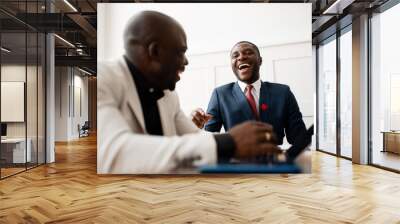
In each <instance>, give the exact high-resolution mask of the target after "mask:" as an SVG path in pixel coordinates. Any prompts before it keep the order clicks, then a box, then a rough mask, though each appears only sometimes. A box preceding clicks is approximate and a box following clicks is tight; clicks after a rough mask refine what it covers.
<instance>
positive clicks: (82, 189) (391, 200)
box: [0, 137, 400, 224]
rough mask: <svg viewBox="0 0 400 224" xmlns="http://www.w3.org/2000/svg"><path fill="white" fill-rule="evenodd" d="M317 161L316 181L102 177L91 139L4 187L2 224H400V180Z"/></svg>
mask: <svg viewBox="0 0 400 224" xmlns="http://www.w3.org/2000/svg"><path fill="white" fill-rule="evenodd" d="M312 157H313V169H312V170H313V173H312V174H298V175H214V176H188V175H186V176H177V175H175V176H167V175H164V176H163V175H158V176H133V175H132V176H98V175H97V174H96V139H95V138H94V137H90V138H84V139H82V140H81V141H76V142H71V143H68V144H57V150H56V158H57V162H56V163H55V164H51V165H46V166H41V167H38V168H35V169H32V170H29V171H27V172H25V173H21V174H18V175H16V176H13V177H10V178H7V179H5V180H2V181H0V223H43V222H48V223H250V222H251V223H373V224H376V223H385V224H387V223H400V175H399V174H396V173H392V172H388V171H384V170H380V169H378V168H374V167H370V166H359V165H352V164H351V162H350V161H348V160H343V159H337V158H336V157H333V156H329V155H326V154H323V153H319V152H314V153H313V156H312Z"/></svg>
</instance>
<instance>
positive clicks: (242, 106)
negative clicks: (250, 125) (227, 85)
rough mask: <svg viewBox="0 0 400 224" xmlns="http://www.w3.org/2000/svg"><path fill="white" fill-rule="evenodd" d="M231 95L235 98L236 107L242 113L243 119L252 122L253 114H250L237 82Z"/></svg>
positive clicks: (248, 106)
mask: <svg viewBox="0 0 400 224" xmlns="http://www.w3.org/2000/svg"><path fill="white" fill-rule="evenodd" d="M232 94H233V96H234V97H235V100H236V103H237V107H239V108H240V110H241V111H242V112H243V114H244V115H245V118H246V119H247V120H254V117H253V113H252V112H251V109H250V105H249V103H248V102H247V99H246V96H245V95H244V93H243V92H242V90H241V89H240V86H239V84H238V83H237V82H236V83H235V84H234V85H233V90H232Z"/></svg>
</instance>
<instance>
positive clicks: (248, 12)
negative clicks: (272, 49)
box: [97, 3, 311, 61]
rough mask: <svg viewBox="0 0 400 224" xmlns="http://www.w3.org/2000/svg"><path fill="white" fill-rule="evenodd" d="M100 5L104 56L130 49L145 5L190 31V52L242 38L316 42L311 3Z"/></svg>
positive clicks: (100, 53) (263, 43)
mask: <svg viewBox="0 0 400 224" xmlns="http://www.w3.org/2000/svg"><path fill="white" fill-rule="evenodd" d="M97 9H98V16H97V22H98V26H97V27H98V28H97V32H98V39H97V49H98V54H97V56H98V61H104V60H111V59H113V58H116V57H119V56H120V55H122V54H123V53H124V50H123V39H122V34H123V30H124V28H125V25H126V23H127V21H128V19H129V18H130V17H131V16H133V15H134V14H136V13H137V12H139V11H143V10H156V11H159V12H162V13H165V14H167V15H169V16H171V17H173V18H174V19H176V20H177V21H178V22H179V23H180V24H181V25H182V27H183V28H184V30H185V32H186V36H187V44H188V52H187V55H189V56H190V55H199V54H205V53H215V52H220V51H226V50H227V49H230V48H231V47H232V46H233V45H234V44H235V43H236V42H238V41H241V40H247V41H251V42H253V43H255V44H256V45H258V46H270V45H278V44H287V43H296V42H301V41H311V23H310V21H311V3H305V4H277V3H274V4H263V3H253V4H249V3H245V4H238V3H225V4H205V3H201V4H196V3H192V4H188V3H184V4H179V3H176V4H164V3H158V4H157V3H142V4H140V3H136V4H129V3H119V4H117V3H98V5H97Z"/></svg>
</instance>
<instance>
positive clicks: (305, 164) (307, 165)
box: [168, 150, 311, 174]
mask: <svg viewBox="0 0 400 224" xmlns="http://www.w3.org/2000/svg"><path fill="white" fill-rule="evenodd" d="M295 163H296V164H297V165H298V166H299V167H300V168H301V170H302V173H311V151H310V150H305V151H303V152H302V153H301V154H300V155H299V156H298V157H297V158H296V160H295ZM168 174H199V171H198V169H197V168H196V167H189V168H183V167H180V168H178V169H175V170H173V171H171V172H170V173H168Z"/></svg>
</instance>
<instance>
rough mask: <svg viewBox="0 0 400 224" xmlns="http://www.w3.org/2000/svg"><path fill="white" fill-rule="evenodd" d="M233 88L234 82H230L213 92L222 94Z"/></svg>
mask: <svg viewBox="0 0 400 224" xmlns="http://www.w3.org/2000/svg"><path fill="white" fill-rule="evenodd" d="M234 86H235V82H231V83H228V84H225V85H222V86H218V87H217V88H215V89H214V90H215V91H217V92H218V93H223V92H227V91H230V90H232V89H233V87H234Z"/></svg>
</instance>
